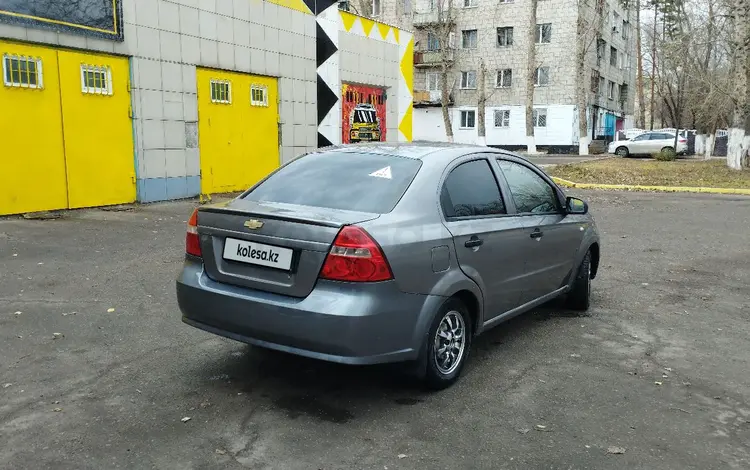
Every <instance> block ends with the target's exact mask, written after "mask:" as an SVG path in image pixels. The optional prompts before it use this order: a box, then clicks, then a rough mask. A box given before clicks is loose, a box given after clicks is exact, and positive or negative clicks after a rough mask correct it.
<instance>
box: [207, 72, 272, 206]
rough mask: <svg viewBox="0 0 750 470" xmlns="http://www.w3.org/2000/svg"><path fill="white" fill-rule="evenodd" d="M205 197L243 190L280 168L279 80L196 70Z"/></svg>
mask: <svg viewBox="0 0 750 470" xmlns="http://www.w3.org/2000/svg"><path fill="white" fill-rule="evenodd" d="M198 119H199V123H198V133H199V137H200V139H199V145H200V154H201V192H203V193H204V194H211V193H222V192H230V191H241V190H244V189H247V188H248V187H249V186H252V185H253V184H255V183H256V182H258V181H259V180H261V179H262V178H263V177H265V176H266V175H267V174H268V173H270V172H271V171H273V170H274V169H276V168H277V167H278V166H279V132H278V123H279V109H278V83H277V80H276V79H275V78H269V77H260V76H255V75H247V74H241V73H232V72H224V71H219V70H210V69H198Z"/></svg>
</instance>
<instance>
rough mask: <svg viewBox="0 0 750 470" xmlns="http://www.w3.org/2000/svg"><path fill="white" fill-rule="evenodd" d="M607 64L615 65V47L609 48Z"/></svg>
mask: <svg viewBox="0 0 750 470" xmlns="http://www.w3.org/2000/svg"><path fill="white" fill-rule="evenodd" d="M609 65H611V66H612V67H617V49H615V48H614V47H610V48H609Z"/></svg>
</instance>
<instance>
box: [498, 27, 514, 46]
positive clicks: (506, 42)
mask: <svg viewBox="0 0 750 470" xmlns="http://www.w3.org/2000/svg"><path fill="white" fill-rule="evenodd" d="M512 45H513V26H503V27H500V28H497V47H507V46H512Z"/></svg>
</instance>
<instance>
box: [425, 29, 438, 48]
mask: <svg viewBox="0 0 750 470" xmlns="http://www.w3.org/2000/svg"><path fill="white" fill-rule="evenodd" d="M427 50H428V51H439V50H440V39H439V38H438V35H437V34H435V33H433V32H432V31H428V32H427Z"/></svg>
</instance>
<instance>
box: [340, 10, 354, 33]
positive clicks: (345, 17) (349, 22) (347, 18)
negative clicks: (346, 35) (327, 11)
mask: <svg viewBox="0 0 750 470" xmlns="http://www.w3.org/2000/svg"><path fill="white" fill-rule="evenodd" d="M340 13H341V22H342V23H344V29H345V30H347V31H351V30H352V27H353V26H354V22H355V21H356V20H357V17H356V16H355V15H352V14H351V13H349V12H346V11H341V12H340Z"/></svg>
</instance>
